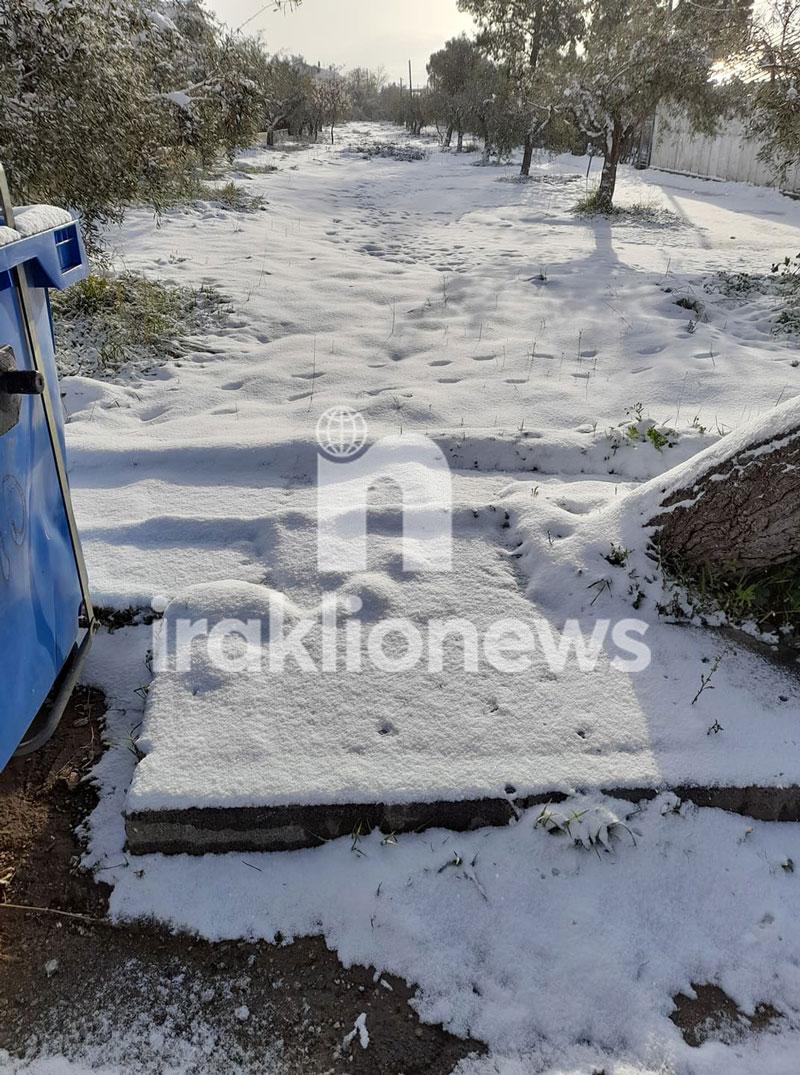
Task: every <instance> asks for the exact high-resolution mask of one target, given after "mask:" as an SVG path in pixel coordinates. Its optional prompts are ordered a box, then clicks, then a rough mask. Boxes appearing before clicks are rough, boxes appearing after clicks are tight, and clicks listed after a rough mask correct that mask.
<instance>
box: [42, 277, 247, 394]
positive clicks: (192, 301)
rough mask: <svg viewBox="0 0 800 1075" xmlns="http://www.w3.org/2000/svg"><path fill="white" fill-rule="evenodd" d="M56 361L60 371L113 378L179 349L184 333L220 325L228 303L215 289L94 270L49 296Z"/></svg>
mask: <svg viewBox="0 0 800 1075" xmlns="http://www.w3.org/2000/svg"><path fill="white" fill-rule="evenodd" d="M52 303H53V322H54V327H55V336H56V361H57V363H58V368H59V372H60V373H61V374H62V375H67V376H69V375H75V374H82V375H86V376H90V377H99V378H113V377H114V376H115V375H117V374H119V373H120V372H122V371H124V370H127V369H136V370H140V371H141V370H143V369H148V368H152V367H153V366H158V365H161V364H163V363H164V362H166V361H167V360H168V359H170V358H175V357H178V356H180V355H181V354H182V353H183V348H182V346H181V342H180V341H181V339H182V337H184V336H186V335H190V334H192V333H195V332H200V331H203V330H205V329H208V328H209V327H210V326H212V325H218V324H221V323H222V321H223V320H224V319H225V316H226V314H227V312H228V309H229V307H230V301H229V300H228V299H227V298H226V297H225V296H224V295H222V294H221V293H220V292H219V291H217V290H216V289H215V288H211V287H201V288H192V287H185V286H182V285H178V284H170V283H165V282H163V281H161V280H151V279H148V278H147V277H145V276H143V275H141V274H140V273H134V272H123V273H120V274H119V275H112V274H100V273H93V274H92V275H91V276H89V277H87V278H86V279H85V280H82V281H81V282H80V283H78V284H75V285H74V286H73V287H71V288H68V289H67V290H65V291H60V292H55V293H54V294H53V299H52Z"/></svg>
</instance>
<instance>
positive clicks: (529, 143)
mask: <svg viewBox="0 0 800 1075" xmlns="http://www.w3.org/2000/svg"><path fill="white" fill-rule="evenodd" d="M532 160H533V139H532V138H531V136H530V134H526V135H525V146H524V149H523V151H522V166H521V168H520V170H519V174H520V175H530V174H531V161H532Z"/></svg>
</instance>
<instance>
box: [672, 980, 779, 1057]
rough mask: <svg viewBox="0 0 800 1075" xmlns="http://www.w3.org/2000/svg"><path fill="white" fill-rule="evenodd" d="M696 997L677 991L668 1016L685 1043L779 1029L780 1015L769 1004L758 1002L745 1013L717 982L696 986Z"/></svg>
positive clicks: (731, 1039) (728, 1040)
mask: <svg viewBox="0 0 800 1075" xmlns="http://www.w3.org/2000/svg"><path fill="white" fill-rule="evenodd" d="M692 989H693V990H694V992H695V994H696V996H695V997H694V998H693V997H688V996H686V994H685V993H678V995H677V996H676V997H673V998H672V999H673V1000H674V1001H675V1011H674V1012H673V1013H672V1014H671V1015H670V1019H671V1020H672V1022H673V1023H674V1024H675V1026H676V1027H678V1029H679V1030H680V1032H681V1034H682V1035H683V1040H684V1041H685V1042H686V1044H687V1045H691V1046H693V1047H694V1048H697V1047H699V1046H700V1045H702V1044H703V1042H705V1041H723V1042H726V1043H729V1044H731V1043H733V1042H736V1041H740V1040H741V1039H742V1038H744V1037H746V1036H747V1035H748V1034H751V1033H753V1032H754V1031H764V1030H771V1029H779V1024H780V1021H781V1014H780V1012H779V1011H777V1010H776V1009H775V1008H773V1007H772V1005H771V1004H759V1005H758V1006H757V1008H756V1009H755V1011H754V1012H753V1014H752V1015H746V1014H745V1013H744V1012H743V1011H741V1009H740V1008H738V1007H737V1005H736V1003H735V1001H733V1000H731V998H730V997H729V996H728V994H727V993H726V992H725V991H724V990H722V989H720V988H719V986H718V985H707V984H706V985H695V983H694V982H692Z"/></svg>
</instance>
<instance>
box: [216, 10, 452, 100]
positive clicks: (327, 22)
mask: <svg viewBox="0 0 800 1075" xmlns="http://www.w3.org/2000/svg"><path fill="white" fill-rule="evenodd" d="M206 4H207V6H208V7H209V8H210V9H211V10H213V11H214V12H215V13H216V15H217V17H218V18H219V19H221V20H222V21H223V22H225V23H227V24H228V25H229V26H232V27H238V26H240V25H241V24H242V23H243V22H244V21H245V20H246V19H249V18H250V16H252V15H254V14H255V13H256V12H257V11H258V10H259V8H261V7H262V6H263V5H264V0H206ZM472 28H473V23H472V19H471V18H470V17H469V16H468V15H462V14H461V13H460V12H459V10H458V7H457V5H456V0H303V4H302V6H301V7H300V8H299V9H298V10H296V11H294V12H291V13H290V14H288V15H283V14H280V13H276V12H274V11H272V5H271V4H270V5H269V7H268V8H267V10H266V11H264V12H262V13H261V14H260V15H258V16H257V17H256V18H254V19H253V21H252V22H250V23H248V25H247V30H248V31H250V32H255V31H258V30H260V31H261V32H262V34H263V38H264V41H265V43H266V45H267V48H268V49H269V50H270V52H278V51H280V50H285V51H286V52H289V53H292V52H301V53H302V54H303V55H304V56H305V58H306V59H307V60H308V61H309V63H316V62H317V61H318V60H320V61H322V63H323V64H326V63H334V64H337V65H341V66H343V67H357V66H360V67H373V68H374V67H383V69H384V70H385V72H386V75H387V78H388V79H389V80H390V81H394V82H396V81H398V80H399V79H400V78H407V77H408V75H407V71H408V60H409V58H410V59H411V62H412V64H413V71H414V82H415V84H416V83H417V82H418V81H419V82H424V80H425V63H426V61H427V59H428V57H429V56H430V54H431V52H433V51H434V50H435V49H437V48H440V47H441V46H442V45H443V44H444V42H445V41H446V40H447V38H448V37H453V36H454V35H456V34H459V33H461V31H462V30H465V31H467V32H469V31H470V30H471V29H472Z"/></svg>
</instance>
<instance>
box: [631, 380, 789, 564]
mask: <svg viewBox="0 0 800 1075" xmlns="http://www.w3.org/2000/svg"><path fill="white" fill-rule="evenodd" d="M664 477H665V478H671V479H672V480H671V481H670V482H668V484H667V485H666V486H665V488H664V490H663V499H662V500H661V504H660V509H659V511H658V512H657V514H655V515H654V516H653V517H652V518H651V519H650V523H649V525H650V526H651V527H654V528H655V529H654V533H653V538H652V541H653V545H654V546H655V548H656V549H657V550H658V551H659V553H660V556H661V558H662V560H663V561H664V562H665V563H666V564H667V565H669V564H677V565H680V566H681V568H683V569H687V570H689V571H709V572H710V573H713V574H714V575H715V576H718V577H723V578H724V577H734V576H741V575H742V574H745V573H751V572H758V571H763V570H766V569H768V568H771V567H777V566H780V565H781V564H786V563H789V562H790V561H793V560H797V559H800V398H798V399H794V400H790V401H789V402H788V403H786V404H783V405H782V406H780V407H776V408H774V410H772V411H770V412H768V414H767V415H765V416H764V417H763V418H761V419H758V420H757V421H755V422H752V423H749V424H748V426H747V427H746V428H744V429H742V430H740V431H737V432H736V433H735V434H729V435H728V436H726V437H723V439H722V440H721V441H719V442H718V443H717V444H715V445H712V447H711V448H708V449H706V450H705V451H704V452H700V453H699V454H698V455H697V456H695V457H694V459H691V460H689V461H688V463H686V464H684V465H683V466H681V467H677V468H676V469H675V471H673V472H671V473H670V474H667V475H665V476H664Z"/></svg>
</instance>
